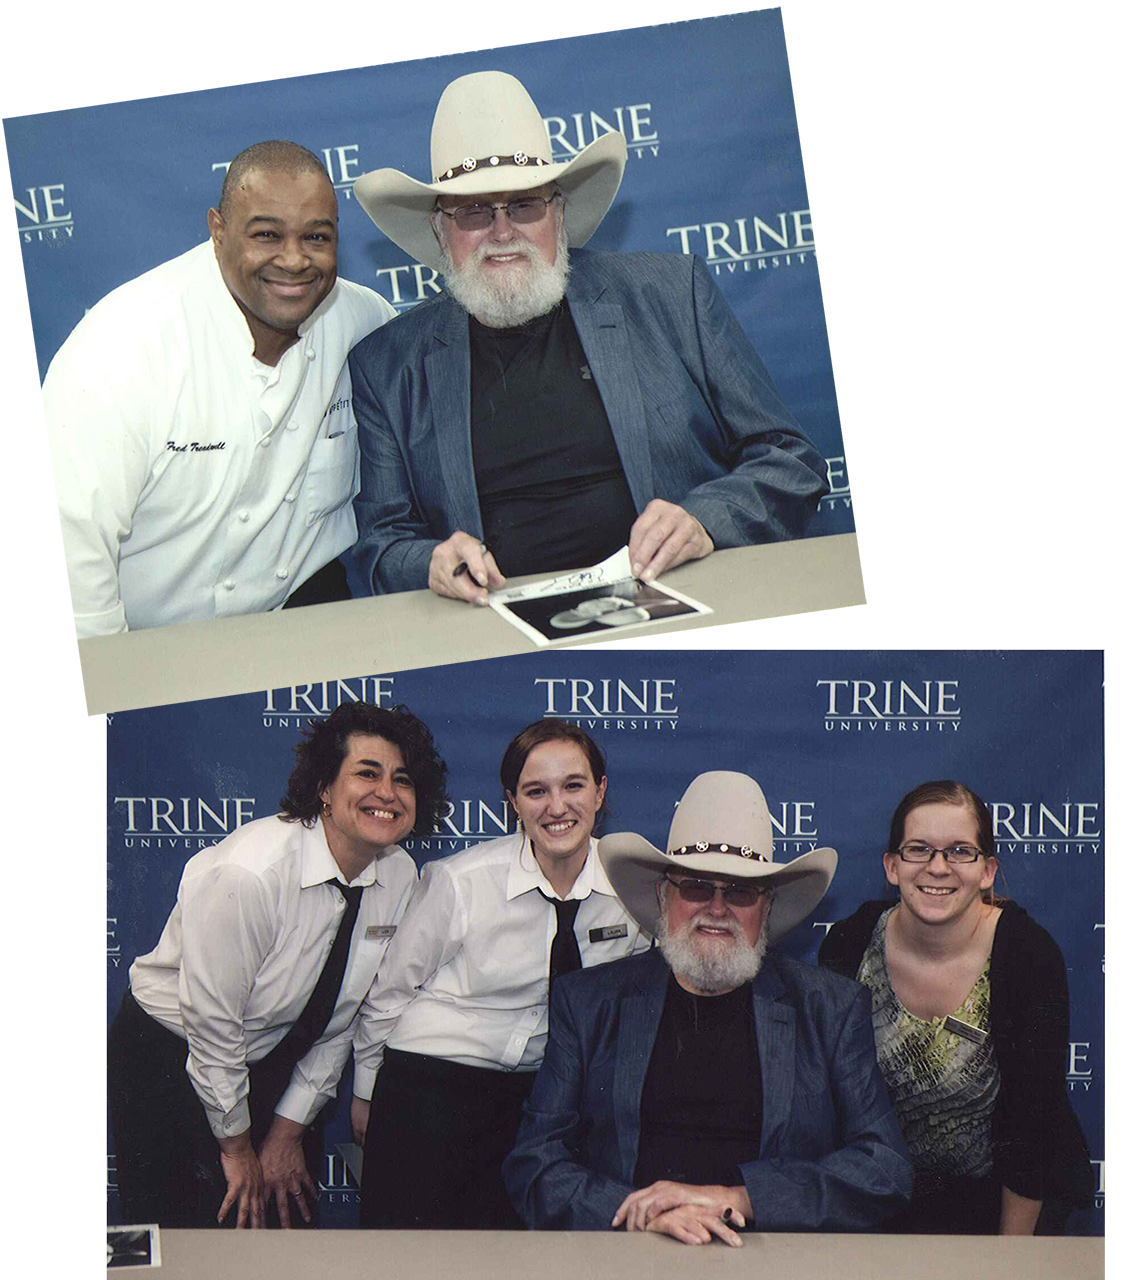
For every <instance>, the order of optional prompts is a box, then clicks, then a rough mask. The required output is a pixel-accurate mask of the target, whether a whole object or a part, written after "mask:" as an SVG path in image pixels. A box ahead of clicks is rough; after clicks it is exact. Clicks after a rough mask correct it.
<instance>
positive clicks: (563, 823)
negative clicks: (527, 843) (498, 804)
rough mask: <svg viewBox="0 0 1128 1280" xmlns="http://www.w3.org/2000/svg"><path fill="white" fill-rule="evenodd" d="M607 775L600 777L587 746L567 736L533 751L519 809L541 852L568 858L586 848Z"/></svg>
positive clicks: (514, 798)
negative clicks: (590, 760)
mask: <svg viewBox="0 0 1128 1280" xmlns="http://www.w3.org/2000/svg"><path fill="white" fill-rule="evenodd" d="M606 790H607V779H606V778H600V779H599V780H598V781H596V779H595V778H593V777H592V776H591V765H590V764H589V762H588V758H587V755H586V754H585V753H584V751H583V748H582V747H581V746H580V745H579V743H576V742H569V741H566V740H563V739H561V740H558V741H550V742H542V743H541V744H540V746H538V747H534V748H533V749H532V751H530V752H529V754H528V756H527V758H526V760H525V765H524V768H523V769H522V770H521V775H520V777H519V778H518V779H517V790H516V792H510V795H509V802H510V804H512V806H513V807H514V809H516V811H517V816H518V817H519V818H520V819H521V825H522V826H523V827H524V829H525V834H526V835H527V836H528V837H529V839H530V840H531V841H532V845H533V852H534V854H536V855H537V856H538V858H544V857H547V858H550V859H552V860H553V861H563V860H567V859H569V858H572V857H574V856H575V855H577V854H579V853H580V852H581V851H582V852H584V853H585V854H586V851H587V846H588V841H589V840H590V839H591V832H592V827H593V826H594V825H595V815H596V814H597V813H598V812H599V810H600V808H601V807H602V805H603V795H604V792H605V791H606Z"/></svg>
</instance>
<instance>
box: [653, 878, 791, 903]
mask: <svg viewBox="0 0 1128 1280" xmlns="http://www.w3.org/2000/svg"><path fill="white" fill-rule="evenodd" d="M664 879H665V880H666V882H667V883H668V884H672V885H673V886H674V888H675V889H676V890H677V891H678V894H679V895H680V897H681V900H682V901H683V902H690V903H693V904H694V906H700V905H701V904H702V903H704V902H712V901H713V898H714V896H715V895H716V894H718V893H719V894H720V895H721V897H722V898H724V900H725V903H726V904H727V905H728V906H730V907H754V906H755V905H756V903H757V902H759V901H760V899H761V898H763V897H766V896H767V894H768V889H767V887H766V886H762V885H755V884H714V883H713V881H712V880H675V879H674V878H673V877H672V876H665V877H664Z"/></svg>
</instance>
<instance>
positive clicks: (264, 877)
mask: <svg viewBox="0 0 1128 1280" xmlns="http://www.w3.org/2000/svg"><path fill="white" fill-rule="evenodd" d="M341 878H342V877H341V872H340V870H339V868H338V866H337V863H336V861H335V860H334V858H333V855H332V854H331V853H330V852H329V846H328V845H327V844H326V842H325V833H324V831H323V830H322V827H321V823H320V821H318V822H317V823H316V824H315V825H314V826H313V827H304V826H302V824H301V823H300V822H284V821H283V820H282V819H281V818H278V817H272V818H259V819H257V820H256V821H254V822H248V823H247V824H246V826H243V827H240V828H239V830H238V831H236V832H234V833H233V834H232V835H229V836H228V837H227V838H226V839H225V840H223V841H221V842H220V843H219V844H217V845H214V846H213V847H212V848H210V849H204V850H202V851H201V852H200V853H197V854H196V855H195V857H193V858H191V859H189V861H188V863H187V865H186V866H185V868H184V874H183V875H182V877H181V880H180V888H179V890H178V891H177V895H176V906H175V907H174V908H173V911H172V915H170V916H169V918H168V923H167V924H166V925H165V927H164V932H163V933H162V934H161V939H160V941H159V942H158V943H157V946H156V948H155V950H153V951H150V952H149V954H148V955H144V956H138V957H137V959H136V960H135V961H134V962H133V964H132V966H131V967H130V970H129V983H130V987H131V989H132V991H133V997H134V999H135V1000H136V1001H137V1003H138V1004H139V1005H140V1006H141V1008H142V1009H144V1010H145V1012H146V1013H148V1014H149V1015H150V1016H151V1017H154V1018H156V1019H157V1021H158V1022H160V1023H162V1024H163V1025H164V1026H166V1027H167V1028H168V1029H169V1030H170V1031H174V1032H175V1033H176V1034H177V1035H179V1036H183V1037H185V1038H186V1039H187V1041H188V1045H187V1049H188V1055H187V1056H188V1075H189V1077H190V1078H191V1081H192V1085H193V1087H194V1088H195V1090H196V1093H197V1094H198V1095H199V1098H200V1101H201V1102H202V1103H203V1104H204V1109H205V1111H206V1112H207V1115H208V1123H209V1124H210V1125H211V1128H212V1132H213V1133H214V1134H215V1135H216V1137H217V1138H225V1137H233V1136H234V1135H235V1134H238V1133H242V1132H243V1131H244V1130H245V1129H248V1128H250V1123H251V1120H250V1110H249V1104H248V1102H247V1096H248V1083H247V1063H248V1062H258V1061H259V1060H260V1059H262V1058H265V1057H266V1055H267V1054H268V1053H269V1052H270V1050H271V1049H273V1048H274V1046H275V1045H276V1044H278V1043H279V1041H281V1040H282V1038H283V1037H284V1036H285V1035H286V1033H287V1032H288V1031H289V1030H290V1028H291V1026H293V1024H294V1023H295V1022H296V1021H297V1018H298V1015H299V1014H300V1013H301V1012H302V1010H303V1009H304V1008H305V1005H306V1001H307V1000H308V999H309V996H310V993H311V992H312V991H313V988H314V986H315V985H316V984H317V979H318V977H319V976H320V974H321V970H322V968H323V967H324V965H325V961H326V959H327V958H328V956H329V949H330V948H331V947H332V945H333V938H334V936H335V935H336V932H337V926H338V922H339V921H340V919H341V917H342V915H343V914H344V912H345V904H344V901H343V900H342V897H341V894H340V893H339V892H338V891H337V890H336V889H335V888H334V887H333V884H332V882H333V881H334V880H340V879H341ZM415 882H416V870H415V863H414V862H413V861H412V859H411V857H410V855H409V854H407V853H405V852H404V851H403V850H402V849H401V848H399V846H398V845H393V846H392V847H391V848H390V849H388V850H386V851H385V852H384V853H383V854H381V855H380V857H379V858H378V859H377V860H376V862H374V863H372V864H371V865H370V866H368V867H366V868H365V870H364V871H363V872H362V873H361V874H360V875H359V876H357V878H356V879H355V880H353V881H352V882H351V883H352V884H357V885H363V886H364V887H365V890H366V891H365V893H364V894H362V895H361V900H360V910H359V913H358V916H357V921H356V924H355V926H354V929H353V935H352V948H351V950H350V952H349V961H348V967H347V969H346V970H345V976H344V981H343V982H342V983H341V991H340V995H339V996H338V997H337V1004H336V1007H335V1008H334V1010H333V1016H332V1017H331V1018H330V1020H329V1025H328V1026H327V1027H326V1028H325V1031H324V1033H323V1034H322V1036H321V1039H320V1040H318V1042H317V1043H316V1044H315V1045H314V1046H313V1047H312V1048H311V1049H310V1050H309V1052H308V1053H307V1054H306V1055H305V1057H304V1058H302V1059H301V1061H299V1062H298V1064H297V1066H296V1067H295V1068H294V1073H293V1076H292V1077H291V1079H290V1084H289V1086H288V1087H287V1089H286V1092H285V1093H284V1094H283V1095H282V1099H281V1101H280V1102H279V1103H278V1105H277V1106H276V1107H275V1112H276V1113H277V1114H278V1115H282V1116H286V1117H287V1118H288V1119H290V1120H294V1121H296V1122H297V1123H298V1124H309V1123H310V1121H311V1120H312V1119H313V1118H314V1116H316V1115H317V1113H318V1112H319V1111H320V1110H321V1108H322V1107H323V1106H324V1105H325V1103H326V1102H327V1101H328V1100H329V1099H330V1098H332V1097H333V1096H334V1094H335V1093H336V1088H337V1081H338V1080H339V1079H340V1076H341V1071H342V1070H343V1068H344V1065H345V1063H346V1062H347V1061H348V1056H349V1046H350V1045H351V1043H352V1036H353V1030H354V1027H355V1019H356V1014H357V1011H358V1010H359V1008H360V1006H361V1002H362V1001H363V1000H364V998H365V996H366V995H367V993H368V989H369V988H370V987H371V986H372V983H373V981H374V980H375V978H376V970H377V968H378V967H379V965H380V961H381V960H382V958H383V956H384V953H385V951H386V950H387V948H388V943H389V941H390V940H391V937H392V935H393V934H394V932H395V927H396V926H397V924H398V922H399V920H400V917H401V916H402V915H403V911H404V908H405V907H406V905H407V901H408V899H409V898H410V896H411V891H412V889H413V888H414V886H415Z"/></svg>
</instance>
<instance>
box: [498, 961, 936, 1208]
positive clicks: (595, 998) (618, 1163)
mask: <svg viewBox="0 0 1128 1280" xmlns="http://www.w3.org/2000/svg"><path fill="white" fill-rule="evenodd" d="M671 980H672V979H671V977H670V970H669V967H668V966H667V964H666V962H665V960H664V959H663V958H662V955H661V952H659V951H658V950H653V951H648V952H646V953H645V954H643V955H641V956H635V957H632V958H630V959H626V960H616V961H612V962H611V963H609V964H605V965H600V966H598V967H597V968H594V969H584V970H581V971H580V972H579V973H575V974H569V975H568V976H566V977H563V978H560V979H559V980H558V981H557V982H556V983H555V984H554V986H553V993H552V1010H551V1017H550V1022H549V1040H548V1049H547V1052H546V1055H545V1060H544V1063H543V1065H542V1066H541V1069H540V1071H539V1073H538V1075H537V1079H536V1082H535V1084H534V1085H533V1092H532V1095H531V1096H530V1098H529V1101H528V1102H527V1103H526V1104H525V1114H524V1119H523V1120H522V1122H521V1128H520V1131H519V1133H518V1135H517V1141H516V1144H515V1145H514V1147H513V1151H512V1152H511V1153H510V1155H509V1157H508V1158H507V1159H506V1162H505V1166H504V1170H503V1173H504V1177H505V1183H506V1187H507V1188H508V1190H509V1194H510V1197H511V1198H512V1200H513V1203H514V1205H515V1206H516V1208H517V1211H518V1213H519V1214H520V1215H521V1217H522V1218H523V1219H524V1221H525V1224H526V1225H527V1226H529V1227H535V1228H545V1227H556V1228H561V1229H565V1230H571V1231H585V1230H599V1229H605V1228H608V1227H610V1225H611V1219H612V1217H614V1214H615V1210H616V1209H617V1208H618V1207H619V1205H620V1203H621V1202H622V1200H623V1198H624V1197H625V1196H626V1195H628V1194H629V1193H630V1192H631V1191H632V1190H634V1189H635V1188H634V1182H633V1174H634V1167H635V1163H636V1161H637V1159H638V1143H639V1129H640V1120H639V1114H640V1106H641V1101H642V1089H643V1083H644V1081H645V1078H646V1071H647V1067H648V1066H649V1064H650V1055H651V1052H652V1050H653V1048H654V1041H655V1037H656V1036H657V1034H658V1024H659V1022H660V1020H661V1017H662V1009H663V1006H664V1002H665V996H666V985H667V982H668V981H671ZM750 990H751V999H752V1003H753V1010H754V1017H755V1026H756V1040H757V1044H758V1047H759V1056H760V1072H761V1076H762V1079H763V1122H762V1126H761V1136H760V1150H759V1152H756V1153H753V1152H750V1153H749V1160H748V1162H747V1163H745V1164H741V1165H740V1166H739V1171H740V1176H741V1177H742V1178H743V1180H744V1185H745V1187H746V1188H747V1190H748V1198H749V1200H750V1201H751V1203H752V1210H753V1215H754V1217H753V1229H754V1230H759V1231H872V1230H874V1229H875V1228H876V1226H877V1225H878V1223H879V1222H881V1221H882V1219H883V1218H886V1217H888V1216H889V1215H891V1214H892V1213H894V1212H896V1211H897V1210H898V1209H900V1208H902V1207H903V1206H904V1205H905V1204H906V1203H907V1202H908V1199H909V1196H910V1194H911V1192H912V1168H911V1166H910V1164H909V1161H908V1152H907V1151H906V1149H905V1143H904V1139H903V1138H902V1137H901V1130H900V1126H899V1125H898V1122H897V1116H896V1113H895V1112H894V1111H893V1108H892V1106H891V1105H890V1102H889V1098H888V1095H887V1094H886V1091H885V1085H884V1083H883V1081H882V1078H881V1073H880V1072H879V1071H878V1068H877V1058H876V1054H875V1052H874V1043H873V1028H872V1025H871V1023H870V997H869V992H868V991H867V990H866V989H865V988H864V987H862V986H859V985H858V984H857V983H855V982H851V981H849V980H848V979H845V978H840V977H839V976H838V975H837V974H831V973H828V972H827V971H826V970H822V969H816V968H814V967H812V966H811V965H805V964H800V963H798V962H797V961H794V960H790V959H787V958H786V957H782V956H773V955H772V954H771V953H769V954H768V955H767V956H766V957H765V960H764V965H763V968H762V969H761V971H760V973H759V975H758V976H757V977H756V979H755V981H754V982H753V983H752V985H751V989H750Z"/></svg>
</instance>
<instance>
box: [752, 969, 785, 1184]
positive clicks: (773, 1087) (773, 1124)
mask: <svg viewBox="0 0 1128 1280" xmlns="http://www.w3.org/2000/svg"><path fill="white" fill-rule="evenodd" d="M783 990H784V987H783V983H782V982H781V981H780V979H779V975H778V974H777V973H776V971H775V968H774V966H772V964H771V959H770V957H769V958H768V959H766V960H765V962H764V967H763V969H762V970H761V971H760V974H759V976H758V977H757V978H756V979H755V980H754V981H753V983H752V1008H753V1010H754V1017H755V1021H756V1045H757V1048H758V1050H759V1054H760V1080H761V1082H762V1086H763V1092H764V1115H763V1120H762V1122H761V1126H760V1158H761V1159H767V1158H768V1157H770V1156H775V1155H780V1154H782V1153H783V1152H784V1151H785V1150H786V1143H785V1138H786V1133H787V1127H788V1125H789V1123H790V1120H791V1097H792V1090H793V1087H794V1083H795V1010H794V1009H793V1008H792V1007H791V1006H790V1005H788V1004H783V1003H782V1002H781V1001H780V1000H779V996H780V995H782V993H783Z"/></svg>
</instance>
